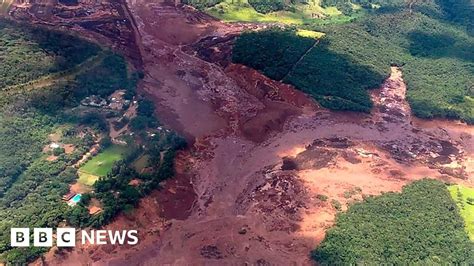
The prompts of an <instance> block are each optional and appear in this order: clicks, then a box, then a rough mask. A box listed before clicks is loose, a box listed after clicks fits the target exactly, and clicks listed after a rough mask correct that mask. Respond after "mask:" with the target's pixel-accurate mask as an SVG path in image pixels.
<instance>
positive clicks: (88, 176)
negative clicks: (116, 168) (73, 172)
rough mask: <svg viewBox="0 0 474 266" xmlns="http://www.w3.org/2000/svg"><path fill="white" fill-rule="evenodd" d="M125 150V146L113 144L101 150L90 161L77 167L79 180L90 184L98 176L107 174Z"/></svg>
mask: <svg viewBox="0 0 474 266" xmlns="http://www.w3.org/2000/svg"><path fill="white" fill-rule="evenodd" d="M126 152H127V147H125V146H119V145H113V146H110V147H109V148H107V149H105V150H103V151H101V152H100V153H99V154H97V155H96V156H94V157H93V158H92V159H91V160H90V161H88V162H87V163H86V164H84V165H83V166H82V167H81V168H79V180H78V181H79V182H80V183H82V184H86V185H89V186H90V185H92V184H94V182H95V181H96V180H97V179H98V178H99V177H100V176H105V175H107V174H108V173H109V172H110V170H111V169H112V166H113V165H114V162H116V161H119V160H121V159H122V158H123V156H124V155H125V153H126Z"/></svg>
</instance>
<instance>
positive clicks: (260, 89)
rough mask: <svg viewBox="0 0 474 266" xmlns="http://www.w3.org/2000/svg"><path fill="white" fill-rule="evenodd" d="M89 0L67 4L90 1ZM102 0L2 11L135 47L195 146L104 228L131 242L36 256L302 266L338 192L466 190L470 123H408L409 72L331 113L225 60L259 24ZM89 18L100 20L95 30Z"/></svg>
mask: <svg viewBox="0 0 474 266" xmlns="http://www.w3.org/2000/svg"><path fill="white" fill-rule="evenodd" d="M86 2H87V1H81V4H80V5H79V7H71V9H76V8H81V7H82V8H85V7H87V6H89V5H92V6H94V4H87V3H88V2H87V3H86ZM94 2H95V1H94ZM102 2H103V3H106V4H105V5H102V7H101V9H98V10H100V12H99V11H96V12H95V13H94V15H90V16H86V17H85V18H82V17H77V16H72V17H71V18H62V17H61V16H59V15H58V13H57V10H64V9H68V8H69V7H67V8H66V7H64V6H59V7H57V6H55V5H53V8H52V11H51V14H52V15H50V16H49V17H46V18H45V17H44V16H39V15H38V14H37V13H38V12H37V11H35V10H37V9H39V7H38V8H37V9H34V8H33V7H32V6H35V5H38V4H33V5H32V6H29V7H20V6H19V5H17V6H16V7H14V8H13V9H11V10H10V13H11V12H13V13H11V14H12V15H13V16H14V17H15V18H18V19H19V18H24V19H26V20H33V21H35V22H38V23H40V22H41V23H46V24H51V25H53V24H55V23H56V24H57V25H68V26H67V27H68V28H67V29H77V27H76V26H77V25H80V26H79V27H80V28H79V29H77V31H78V32H80V33H81V34H83V35H84V36H88V37H90V38H95V39H96V40H99V41H100V40H101V39H106V40H107V42H106V43H110V44H111V45H114V47H116V48H117V49H122V51H125V53H126V54H127V55H129V56H130V58H131V59H134V58H136V56H137V55H141V58H140V60H138V61H139V62H140V67H141V68H143V70H144V72H145V78H144V80H143V81H142V82H141V84H140V88H139V93H141V94H142V95H145V96H146V97H149V98H150V99H152V100H153V101H154V102H155V103H156V106H157V116H158V117H159V119H160V120H161V121H163V122H164V123H165V124H166V125H167V126H168V127H171V128H173V129H175V130H177V131H179V132H180V133H182V134H183V135H185V136H186V137H187V138H188V139H189V140H191V141H193V144H192V148H191V149H190V150H189V151H186V152H183V153H181V154H180V155H179V156H178V158H177V161H176V165H177V176H176V178H175V179H173V180H169V181H167V182H166V184H164V187H163V189H162V190H160V191H156V192H154V193H153V194H151V195H150V196H148V197H146V198H144V199H143V200H142V201H141V203H140V205H139V207H138V208H137V209H136V210H135V211H134V212H133V213H132V214H128V215H125V214H123V215H120V216H119V217H118V218H117V219H116V220H115V221H114V222H112V223H111V224H110V225H108V226H107V228H109V229H132V228H133V229H138V230H139V232H140V243H139V244H138V245H137V246H132V247H130V246H120V247H119V246H110V245H107V246H99V247H97V246H93V247H92V246H78V247H76V248H74V249H72V250H61V251H57V250H52V251H51V252H49V253H48V254H47V255H46V256H45V257H44V258H43V259H41V260H38V261H37V262H36V263H37V264H40V263H45V264H47V265H58V264H63V265H81V264H82V265H86V264H93V265H164V264H172V265H190V264H192V265H203V264H211V265H213V264H215V265H235V264H244V263H250V264H257V265H270V264H271V265H288V264H297V265H305V264H310V260H309V258H308V254H309V252H310V250H312V249H313V248H314V247H315V246H316V245H317V243H319V242H320V241H321V240H322V239H323V238H324V234H325V231H326V230H327V229H328V228H329V227H330V226H331V225H332V224H333V221H334V217H335V213H336V210H335V209H334V208H333V206H332V205H331V201H332V200H337V201H339V202H340V203H341V204H342V208H343V209H345V208H346V206H347V204H348V203H350V202H352V201H356V200H360V199H361V198H362V196H363V195H376V194H380V193H381V192H384V191H399V190H400V189H401V188H402V186H403V185H405V184H407V183H409V182H412V181H413V180H416V179H420V178H424V177H431V178H437V179H440V180H444V181H447V182H457V183H462V184H465V185H467V186H471V187H473V186H474V183H473V182H474V180H473V179H474V177H473V174H474V172H473V171H474V163H473V160H474V159H473V158H474V147H473V139H472V138H473V131H474V129H473V127H472V126H471V127H469V126H466V125H464V124H461V123H455V122H448V121H434V122H433V121H432V122H428V121H420V120H417V119H414V118H413V117H412V116H411V114H410V108H409V106H408V104H407V102H406V101H405V92H406V86H405V84H404V82H403V75H402V73H403V69H398V68H392V75H391V76H390V77H389V78H388V79H387V80H386V81H385V83H384V84H383V85H382V86H381V88H379V89H377V90H374V91H372V99H373V101H374V105H375V106H374V109H373V111H372V113H371V114H355V113H344V112H330V111H328V110H325V109H322V108H320V107H318V106H317V104H316V103H315V102H314V101H312V100H311V99H310V98H309V97H308V96H306V95H304V94H303V93H301V92H299V91H297V90H295V89H294V88H293V87H292V86H290V85H286V84H282V83H279V82H276V81H273V80H270V79H268V78H266V77H265V76H263V75H261V74H260V73H258V72H257V71H254V70H252V69H249V68H247V67H245V66H241V65H235V64H232V63H231V61H230V56H231V46H232V43H233V40H234V38H235V37H236V36H238V34H239V33H240V32H241V31H242V30H245V29H258V28H259V27H261V26H256V25H250V24H225V23H222V22H219V21H216V20H215V19H213V18H210V17H209V16H207V15H205V14H202V13H200V12H198V11H196V10H194V9H192V8H189V7H182V6H179V7H175V5H174V2H164V1H149V0H129V1H128V3H127V5H128V6H124V5H123V4H121V5H119V6H116V5H115V4H112V2H108V1H105V0H104V1H102ZM91 3H92V2H91ZM41 6H43V4H41ZM92 6H90V7H92ZM114 10H119V11H114ZM61 12H63V11H61ZM127 12H130V13H127ZM21 14H24V17H22V16H20V15H21ZM31 16H33V17H31ZM39 17H40V18H39ZM58 17H59V18H58ZM63 17H64V16H63ZM118 17H120V18H121V19H123V20H125V21H124V22H123V23H124V24H123V25H128V26H127V27H126V30H120V29H122V27H121V26H120V25H122V24H118V26H116V27H117V28H113V30H110V32H114V33H117V34H116V35H113V36H112V35H110V32H108V33H105V31H108V29H107V26H106V25H109V24H108V23H106V22H107V21H111V20H113V19H115V18H118ZM94 20H98V21H99V22H100V23H105V25H102V24H100V23H99V25H102V26H100V27H99V26H97V27H93V26H90V25H95V24H94V23H93V22H92V21H94ZM45 21H46V22H45ZM81 21H83V22H81ZM84 25H85V26H84ZM110 26H112V24H110ZM114 27H115V26H114ZM125 36H128V37H125ZM122 37H123V38H125V39H122ZM120 47H124V48H120ZM126 49H128V50H126ZM137 51H140V52H137ZM138 61H137V62H138ZM321 195H324V196H327V198H328V199H327V200H323V198H324V197H322V196H321Z"/></svg>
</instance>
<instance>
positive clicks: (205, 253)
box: [201, 245, 224, 259]
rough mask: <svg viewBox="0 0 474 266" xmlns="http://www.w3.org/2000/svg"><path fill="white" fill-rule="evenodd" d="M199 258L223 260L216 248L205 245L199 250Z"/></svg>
mask: <svg viewBox="0 0 474 266" xmlns="http://www.w3.org/2000/svg"><path fill="white" fill-rule="evenodd" d="M201 256H202V257H204V258H206V259H223V258H224V256H223V255H222V252H221V251H220V250H219V248H218V247H216V246H213V245H206V246H203V247H202V248H201Z"/></svg>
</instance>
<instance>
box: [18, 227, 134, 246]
mask: <svg viewBox="0 0 474 266" xmlns="http://www.w3.org/2000/svg"><path fill="white" fill-rule="evenodd" d="M77 235H79V236H80V239H81V243H82V244H83V245H84V244H92V245H106V244H112V245H115V244H118V245H132V246H133V245H136V244H138V232H137V230H118V231H116V230H90V231H87V230H81V231H80V232H79V234H76V229H75V228H57V229H56V237H55V238H56V246H58V247H74V246H76V236H77ZM53 238H54V235H53V228H33V246H35V247H52V246H53ZM30 240H31V238H30V228H12V229H11V234H10V245H11V246H12V247H29V246H30Z"/></svg>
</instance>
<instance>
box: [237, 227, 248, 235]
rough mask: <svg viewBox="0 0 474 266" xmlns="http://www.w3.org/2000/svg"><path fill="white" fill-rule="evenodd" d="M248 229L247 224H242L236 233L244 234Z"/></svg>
mask: <svg viewBox="0 0 474 266" xmlns="http://www.w3.org/2000/svg"><path fill="white" fill-rule="evenodd" d="M249 230H250V228H249V226H248V225H244V226H242V227H241V228H240V229H239V231H238V233H239V234H241V235H245V234H247V232H248V231H249Z"/></svg>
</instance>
